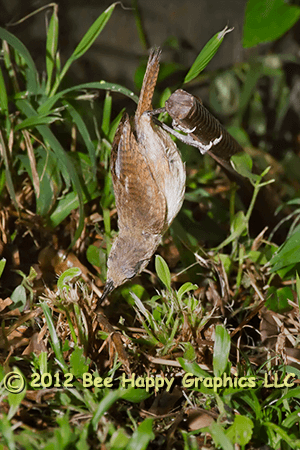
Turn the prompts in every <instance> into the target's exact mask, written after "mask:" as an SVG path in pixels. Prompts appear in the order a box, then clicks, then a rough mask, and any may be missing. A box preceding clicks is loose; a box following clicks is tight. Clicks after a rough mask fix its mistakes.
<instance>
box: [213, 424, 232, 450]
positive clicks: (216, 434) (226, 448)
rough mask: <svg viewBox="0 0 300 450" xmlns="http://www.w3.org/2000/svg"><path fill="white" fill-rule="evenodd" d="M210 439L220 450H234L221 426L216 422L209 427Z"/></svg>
mask: <svg viewBox="0 0 300 450" xmlns="http://www.w3.org/2000/svg"><path fill="white" fill-rule="evenodd" d="M209 430H210V434H211V437H212V438H213V440H214V443H215V444H216V445H217V446H220V447H221V449H222V450H234V447H233V445H232V444H231V442H230V440H229V439H228V437H227V436H226V434H225V432H224V429H223V428H222V426H221V425H220V424H218V423H216V422H214V423H212V424H211V425H210V427H209Z"/></svg>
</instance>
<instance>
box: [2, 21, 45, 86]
mask: <svg viewBox="0 0 300 450" xmlns="http://www.w3.org/2000/svg"><path fill="white" fill-rule="evenodd" d="M0 39H3V40H4V41H6V42H7V43H8V44H9V45H11V46H12V47H13V48H14V49H15V50H16V52H17V53H18V54H19V55H21V56H22V57H23V58H24V60H25V62H26V64H27V66H28V69H29V70H28V72H27V90H28V91H29V92H31V93H32V94H37V92H38V89H39V85H38V81H37V80H38V72H37V70H36V67H35V64H34V62H33V59H32V57H31V55H30V53H29V51H28V50H27V48H26V47H25V45H24V44H23V43H22V42H21V41H20V40H19V39H18V38H16V37H15V36H14V35H13V34H11V33H10V32H9V31H7V30H5V29H4V28H1V27H0Z"/></svg>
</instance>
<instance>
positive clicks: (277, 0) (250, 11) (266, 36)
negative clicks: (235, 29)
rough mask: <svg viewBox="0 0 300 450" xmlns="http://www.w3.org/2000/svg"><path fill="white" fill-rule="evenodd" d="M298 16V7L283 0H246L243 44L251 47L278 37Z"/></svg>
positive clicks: (299, 15) (299, 9) (299, 13)
mask: <svg viewBox="0 0 300 450" xmlns="http://www.w3.org/2000/svg"><path fill="white" fill-rule="evenodd" d="M299 17H300V8H299V7H298V6H295V5H289V4H288V3H287V2H285V1H284V0H248V3H247V7H246V14H245V24H244V37H243V46H244V47H245V48H248V47H253V46H255V45H257V44H260V43H261V42H269V41H274V40H275V39H278V38H280V36H282V35H283V34H284V33H285V32H286V31H288V30H289V29H290V28H291V27H292V26H293V25H294V24H295V23H296V22H297V21H298V19H299Z"/></svg>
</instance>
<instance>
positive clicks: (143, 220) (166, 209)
mask: <svg viewBox="0 0 300 450" xmlns="http://www.w3.org/2000/svg"><path fill="white" fill-rule="evenodd" d="M160 55H161V50H160V48H156V49H152V50H151V52H150V55H149V58H148V62H147V67H146V71H145V75H144V79H143V84H142V88H141V92H140V97H139V101H138V106H137V109H136V112H135V115H134V117H133V118H129V116H128V114H127V113H125V114H124V116H123V118H122V119H121V121H120V124H119V126H118V128H117V131H116V134H115V137H114V141H113V144H112V150H111V166H110V169H111V174H112V182H113V189H114V194H115V202H116V209H117V214H118V228H119V233H118V236H117V238H116V239H115V241H114V242H113V245H112V248H111V251H110V254H109V257H108V260H107V280H106V283H105V286H104V290H103V293H102V296H101V298H100V299H99V302H98V305H101V303H102V301H103V300H104V298H106V297H107V295H109V294H110V293H111V292H112V290H113V289H115V288H117V287H118V286H120V285H122V284H123V283H125V282H126V281H127V280H129V279H131V278H133V277H135V276H136V275H138V274H139V273H140V272H142V271H143V270H144V269H145V267H146V266H147V264H148V263H149V261H150V259H151V257H152V255H153V254H154V253H155V251H156V249H157V247H158V246H159V244H160V242H161V239H162V235H163V234H164V233H165V231H166V230H167V229H168V228H169V226H170V225H171V223H172V221H173V219H174V218H175V216H176V215H177V213H178V212H179V210H180V208H181V206H182V203H183V199H184V193H185V181H186V173H185V164H184V163H183V161H182V159H181V155H180V152H179V150H178V148H177V146H176V144H175V142H174V141H173V140H172V139H171V137H170V136H169V134H168V133H167V132H166V131H165V130H163V129H162V128H161V127H160V126H158V125H156V124H155V123H154V121H153V119H152V114H151V110H152V97H153V94H154V90H155V86H156V81H157V77H158V72H159V60H160Z"/></svg>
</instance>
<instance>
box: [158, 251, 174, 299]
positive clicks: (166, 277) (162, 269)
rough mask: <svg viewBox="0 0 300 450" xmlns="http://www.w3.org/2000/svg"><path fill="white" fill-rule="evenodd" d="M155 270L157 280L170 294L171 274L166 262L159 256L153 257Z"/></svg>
mask: <svg viewBox="0 0 300 450" xmlns="http://www.w3.org/2000/svg"><path fill="white" fill-rule="evenodd" d="M155 270H156V273H157V276H158V278H159V279H160V281H162V282H163V284H164V285H165V286H166V288H167V289H168V291H170V292H171V274H170V270H169V267H168V264H167V263H166V261H165V260H164V259H163V258H162V257H161V256H160V255H156V256H155Z"/></svg>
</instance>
